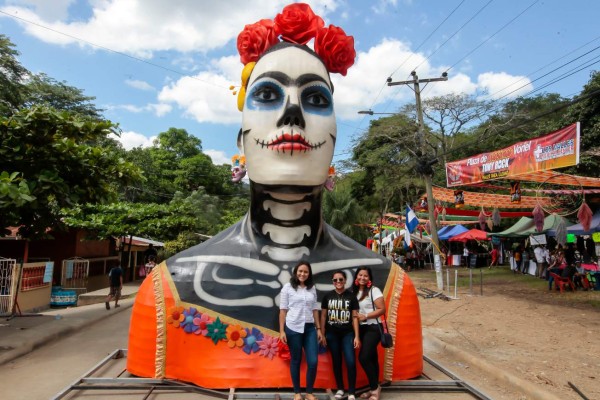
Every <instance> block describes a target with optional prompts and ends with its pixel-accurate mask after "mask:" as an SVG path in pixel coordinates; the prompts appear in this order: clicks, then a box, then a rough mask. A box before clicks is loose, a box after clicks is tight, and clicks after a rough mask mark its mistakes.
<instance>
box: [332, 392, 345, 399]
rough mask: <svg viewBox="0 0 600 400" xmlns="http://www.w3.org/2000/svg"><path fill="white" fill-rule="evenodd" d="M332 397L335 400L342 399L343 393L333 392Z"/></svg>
mask: <svg viewBox="0 0 600 400" xmlns="http://www.w3.org/2000/svg"><path fill="white" fill-rule="evenodd" d="M333 397H335V398H336V399H337V400H340V399H341V398H342V397H344V391H343V390H338V391H337V392H335V395H334V396H333Z"/></svg>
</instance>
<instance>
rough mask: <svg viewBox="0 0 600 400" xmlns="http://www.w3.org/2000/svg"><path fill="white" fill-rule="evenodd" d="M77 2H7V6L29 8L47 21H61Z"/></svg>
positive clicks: (63, 0) (14, 0) (23, 0)
mask: <svg viewBox="0 0 600 400" xmlns="http://www.w3.org/2000/svg"><path fill="white" fill-rule="evenodd" d="M74 2H75V0H52V1H48V0H7V1H6V4H8V5H15V6H16V7H29V8H33V9H34V10H35V13H36V14H37V15H38V16H39V17H40V18H41V19H43V20H45V21H60V20H61V19H66V18H67V16H68V15H69V7H70V6H71V4H73V3H74Z"/></svg>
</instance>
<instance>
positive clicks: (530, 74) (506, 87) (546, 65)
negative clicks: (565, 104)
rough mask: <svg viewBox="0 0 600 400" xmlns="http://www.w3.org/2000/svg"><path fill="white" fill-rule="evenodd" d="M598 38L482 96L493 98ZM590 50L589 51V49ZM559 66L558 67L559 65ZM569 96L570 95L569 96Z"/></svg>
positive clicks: (599, 37) (595, 39)
mask: <svg viewBox="0 0 600 400" xmlns="http://www.w3.org/2000/svg"><path fill="white" fill-rule="evenodd" d="M598 39H600V36H598V37H596V38H594V39H592V40H590V41H589V42H587V43H585V44H582V45H581V46H579V47H577V48H576V49H573V50H571V51H570V52H568V53H566V54H564V55H562V56H560V57H559V58H557V59H555V60H553V61H550V62H549V63H547V64H545V65H543V66H542V67H540V68H538V69H536V70H535V71H533V72H530V73H528V74H527V75H525V76H524V77H522V78H521V79H519V80H517V81H515V82H513V83H511V84H510V85H508V86H505V87H503V88H502V89H499V90H497V91H495V92H494V93H491V94H487V95H485V96H484V97H490V98H493V96H494V95H496V94H498V93H500V92H502V91H504V90H505V89H508V88H509V87H511V86H513V85H516V84H517V83H519V82H521V81H522V80H524V79H526V78H528V77H530V76H532V75H534V74H536V73H538V72H540V71H542V70H543V69H544V68H546V67H549V66H550V65H552V64H555V63H556V62H558V61H559V60H562V59H563V58H565V57H567V56H568V55H571V54H573V53H575V52H576V51H577V50H580V49H581V48H583V47H585V46H587V45H588V44H590V43H593V42H595V41H597V40H598ZM596 49H598V47H596V48H594V49H593V50H596ZM593 50H592V51H593ZM590 52H591V51H590ZM590 52H588V53H590ZM588 53H585V54H588ZM577 58H580V57H577ZM566 64H568V63H565V64H563V66H564V65H566ZM561 67H562V66H561ZM559 68H560V67H559ZM553 71H555V70H553ZM551 72H552V71H551ZM544 76H545V75H544ZM537 79H539V78H536V80H537ZM569 97H570V96H569Z"/></svg>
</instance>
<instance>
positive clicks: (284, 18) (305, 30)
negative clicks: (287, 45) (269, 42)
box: [275, 3, 325, 45]
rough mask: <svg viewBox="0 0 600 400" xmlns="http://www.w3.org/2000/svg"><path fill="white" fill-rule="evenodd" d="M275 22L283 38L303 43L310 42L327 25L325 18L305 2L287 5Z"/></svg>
mask: <svg viewBox="0 0 600 400" xmlns="http://www.w3.org/2000/svg"><path fill="white" fill-rule="evenodd" d="M275 23H276V24H277V29H278V31H279V33H281V37H282V38H283V40H285V41H287V42H292V43H296V44H301V45H303V44H306V43H308V42H309V41H310V39H312V38H314V37H315V34H316V33H317V31H318V30H319V29H320V28H322V27H323V26H325V23H324V22H323V19H322V18H321V17H319V16H318V15H315V13H314V12H313V10H312V9H311V8H310V6H309V5H308V4H305V3H294V4H290V5H288V6H285V7H284V9H283V10H282V11H281V14H277V16H276V17H275Z"/></svg>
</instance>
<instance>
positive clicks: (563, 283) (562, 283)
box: [550, 272, 575, 293]
mask: <svg viewBox="0 0 600 400" xmlns="http://www.w3.org/2000/svg"><path fill="white" fill-rule="evenodd" d="M550 276H551V277H552V278H554V285H556V286H555V287H557V288H558V289H559V290H560V292H561V293H562V292H564V289H565V287H570V288H571V290H572V291H575V284H574V283H573V281H572V280H571V278H563V277H562V276H558V275H557V274H555V273H554V272H550Z"/></svg>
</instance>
